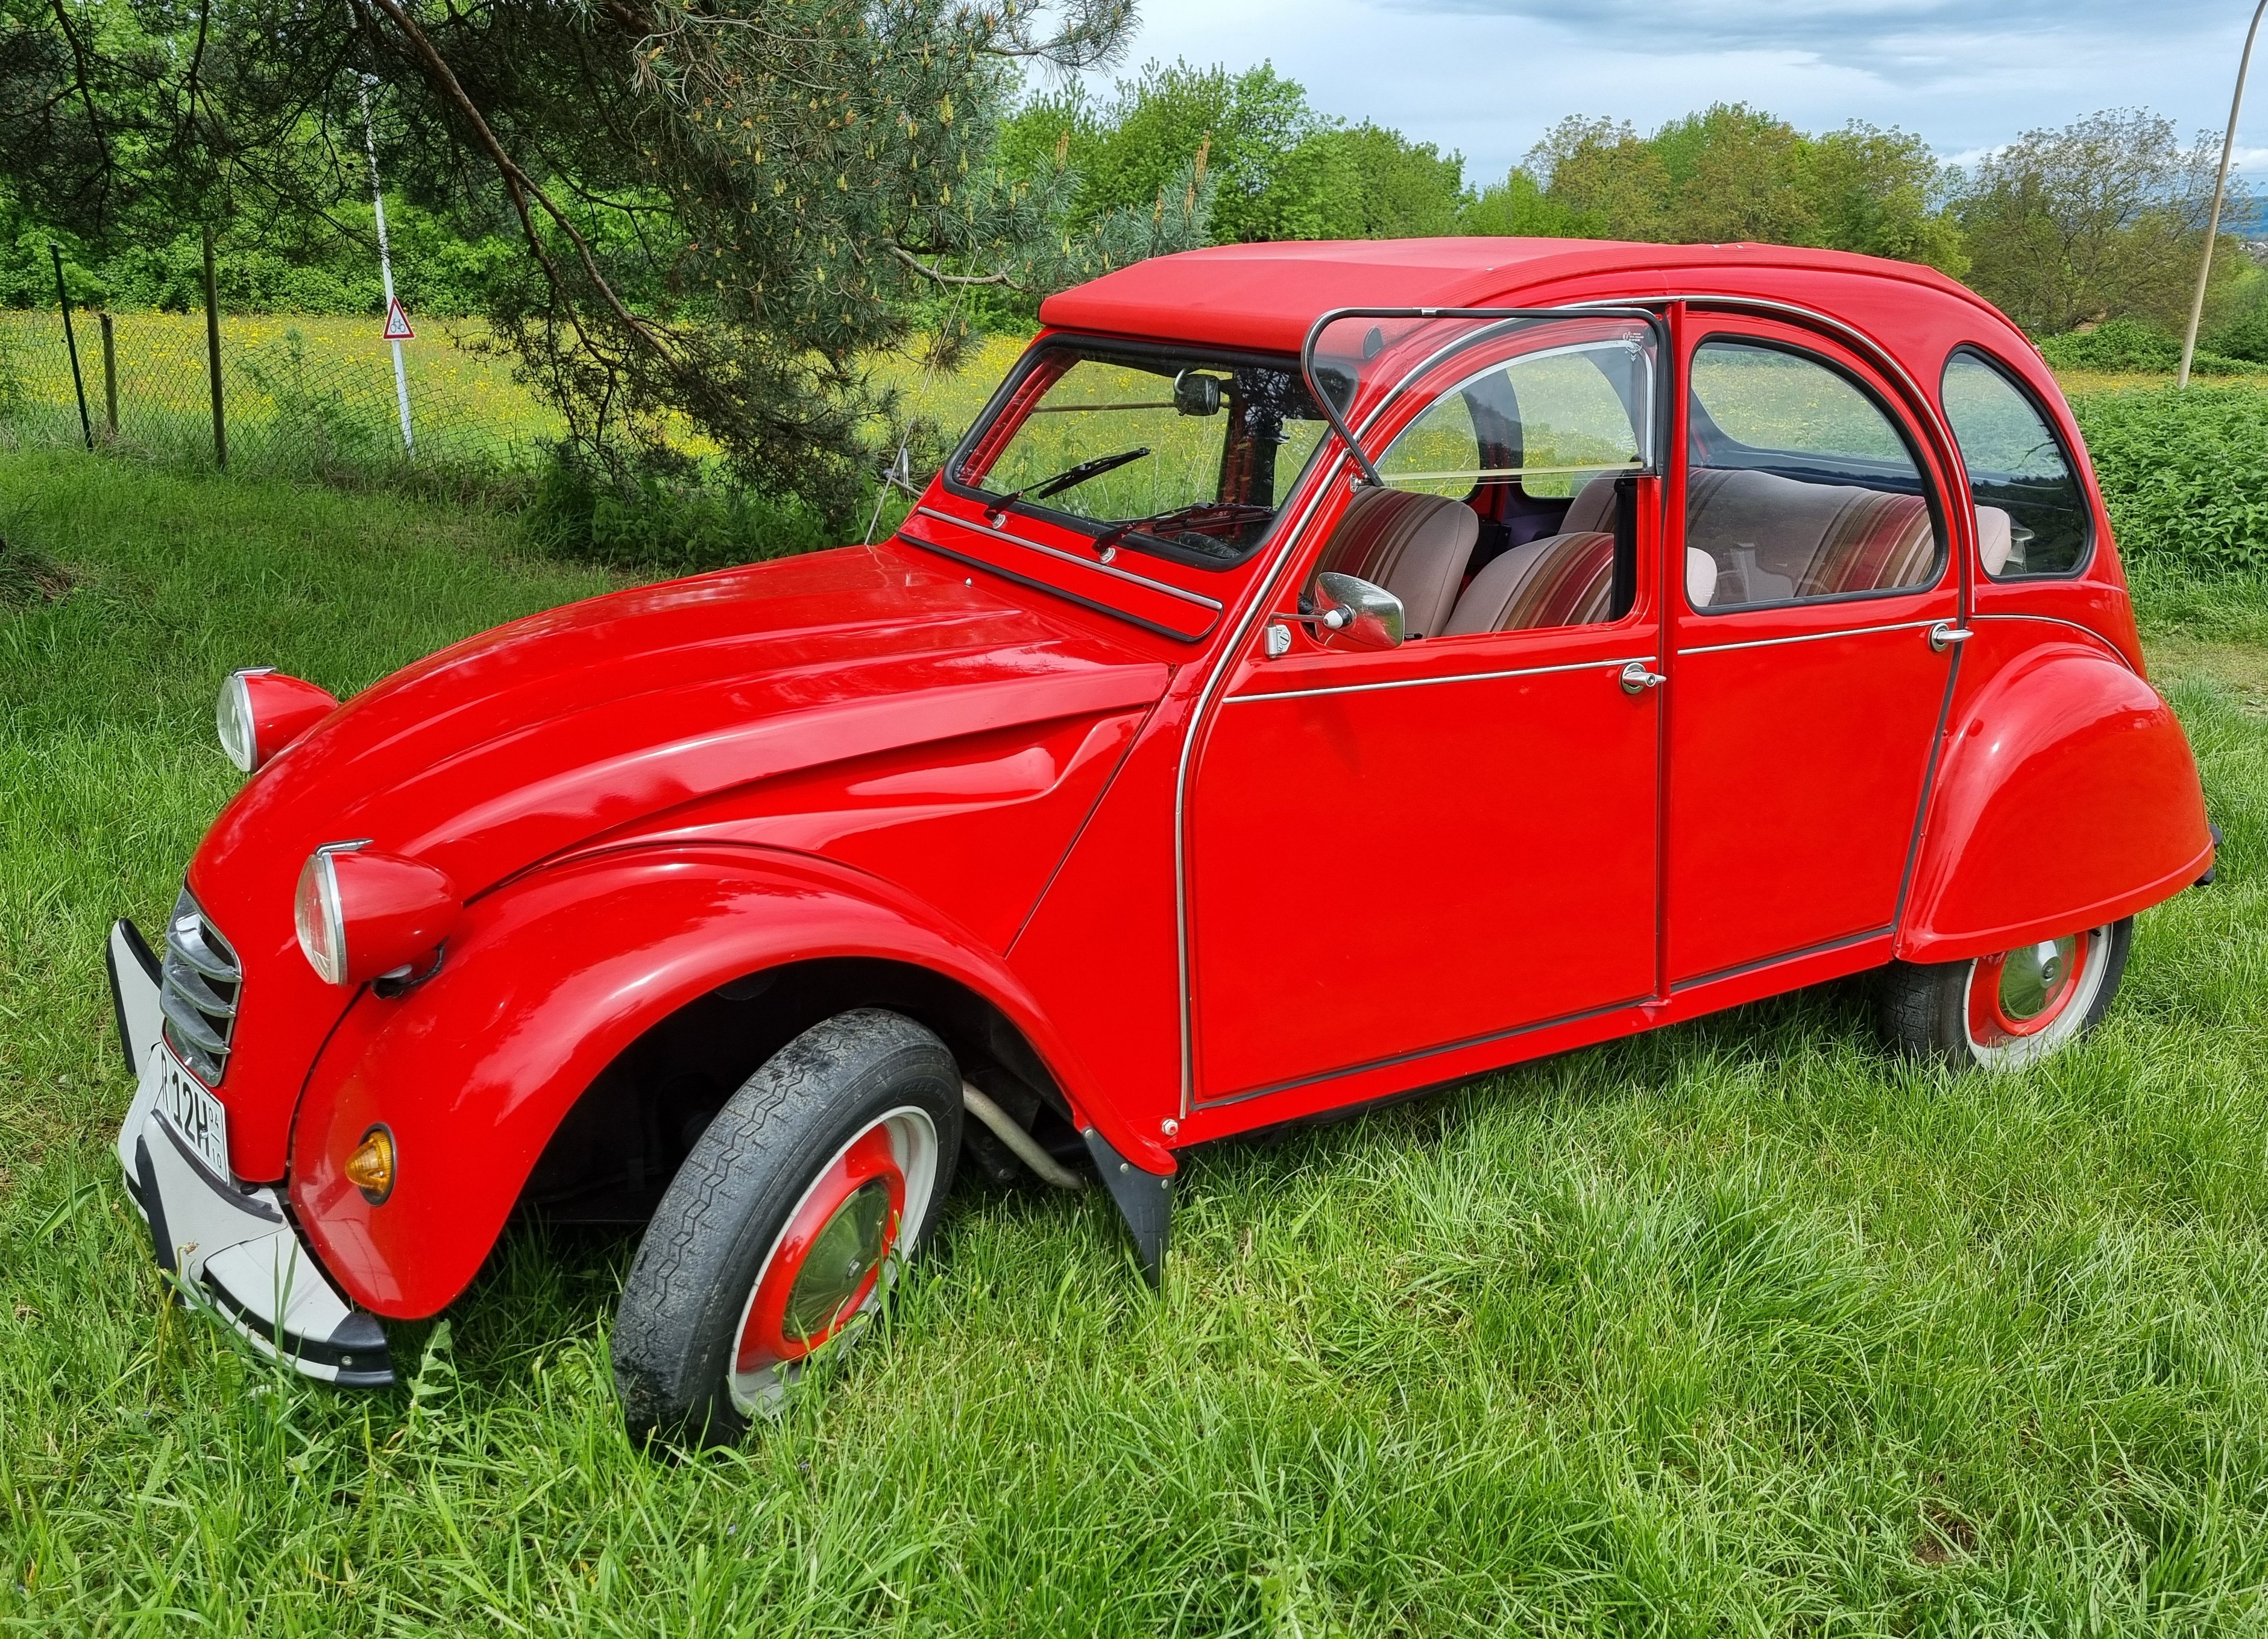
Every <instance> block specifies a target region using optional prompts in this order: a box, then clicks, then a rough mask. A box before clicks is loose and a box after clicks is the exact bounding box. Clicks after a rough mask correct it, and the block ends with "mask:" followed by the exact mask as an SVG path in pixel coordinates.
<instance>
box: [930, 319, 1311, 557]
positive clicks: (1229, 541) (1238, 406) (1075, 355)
mask: <svg viewBox="0 0 2268 1639" xmlns="http://www.w3.org/2000/svg"><path fill="white" fill-rule="evenodd" d="M1327 425H1328V424H1327V423H1326V422H1325V421H1324V419H1323V417H1322V412H1321V411H1320V410H1317V409H1316V408H1315V406H1314V401H1313V400H1311V399H1310V398H1309V397H1308V395H1307V388H1306V385H1305V384H1304V383H1303V382H1302V381H1301V380H1300V369H1299V365H1298V364H1297V363H1296V362H1295V361H1293V360H1291V359H1288V358H1286V359H1270V358H1255V357H1253V356H1250V355H1244V354H1233V353H1225V352H1220V351H1212V350H1204V349H1187V350H1177V349H1170V348H1164V349H1160V348H1152V347H1140V348H1132V347H1126V346H1123V345H1121V346H1113V345H1111V344H1110V343H1095V342H1071V341H1065V342H1060V343H1050V344H1049V345H1048V346H1046V347H1043V348H1042V349H1040V350H1039V351H1038V352H1037V353H1036V354H1035V355H1034V356H1033V357H1032V358H1030V359H1028V360H1027V363H1026V365H1025V367H1024V370H1023V373H1022V374H1021V375H1020V376H1019V377H1018V378H1016V379H1015V380H1014V381H1013V383H1012V384H1011V386H1010V388H1009V389H1008V391H1007V392H1006V394H1005V395H1004V396H1003V398H1002V400H1001V402H1000V405H999V409H998V411H997V413H995V414H994V415H993V417H991V418H990V420H989V421H988V422H986V423H985V424H983V425H981V426H979V427H978V428H977V430H976V432H974V433H972V434H971V435H970V437H969V439H968V442H967V443H966V444H964V445H963V446H962V448H961V454H960V455H959V457H958V458H957V459H956V461H954V466H953V468H952V469H951V476H952V477H953V479H954V481H955V482H956V483H958V484H963V485H966V486H968V488H971V489H975V490H978V491H982V492H983V493H984V494H985V495H987V496H989V497H990V498H992V499H993V500H994V501H995V502H996V503H1004V502H1005V503H1012V504H1013V506H1015V507H1016V508H1017V509H1018V510H1020V511H1030V512H1034V513H1039V514H1041V515H1043V516H1052V517H1056V518H1059V519H1060V520H1063V521H1065V522H1071V523H1079V524H1086V525H1090V526H1094V527H1095V528H1096V531H1097V533H1098V535H1101V534H1108V535H1111V536H1112V537H1113V539H1114V543H1123V544H1124V545H1125V546H1127V547H1129V548H1131V549H1136V550H1143V551H1148V552H1152V553H1157V554H1159V555H1160V556H1163V557H1175V558H1180V559H1182V560H1184V561H1187V562H1192V563H1197V564H1204V565H1213V566H1219V565H1226V564H1232V563H1235V562H1238V561H1240V560H1241V559H1242V558H1243V557H1244V556H1245V554H1246V553H1248V551H1250V550H1251V549H1252V548H1253V547H1254V546H1255V545H1256V544H1257V543H1259V540H1260V538H1261V536H1262V535H1265V534H1266V533H1267V531H1268V527H1269V525H1270V524H1271V523H1272V522H1273V521H1274V520H1275V517H1276V513H1277V511H1278V508H1279V507H1281V506H1283V504H1284V499H1285V496H1287V495H1289V494H1290V493H1291V491H1292V484H1293V483H1294V482H1295V481H1296V480H1297V479H1298V477H1299V476H1300V470H1301V469H1302V468H1304V467H1305V466H1306V465H1307V458H1308V456H1309V455H1311V454H1314V448H1315V446H1316V445H1317V444H1318V443H1320V442H1321V441H1322V435H1323V432H1325V430H1326V427H1327ZM1130 526H1131V527H1130Z"/></svg>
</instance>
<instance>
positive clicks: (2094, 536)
mask: <svg viewBox="0 0 2268 1639" xmlns="http://www.w3.org/2000/svg"><path fill="white" fill-rule="evenodd" d="M1963 353H1966V354H1968V355H1969V356H1970V358H1975V359H1976V360H1977V362H1978V363H1979V364H1981V365H1984V366H1985V368H1986V369H1988V370H1990V371H1992V373H1994V374H1995V375H1997V376H1999V378H2000V380H2003V381H2005V382H2007V384H2008V386H2009V387H2011V388H2014V390H2015V394H2016V396H2017V397H2018V398H2020V399H2021V400H2022V401H2023V403H2024V406H2025V408H2027V409H2028V410H2030V411H2031V412H2032V413H2033V414H2034V415H2035V416H2037V417H2039V420H2040V425H2042V426H2043V427H2045V428H2046V429H2047V431H2048V436H2049V437H2050V438H2052V439H2054V440H2055V446H2056V454H2058V455H2060V456H2062V457H2063V464H2064V470H2065V472H2066V474H2067V475H2068V476H2069V477H2070V479H2071V483H2072V487H2073V489H2075V490H2077V491H2079V504H2080V513H2081V514H2082V515H2083V516H2084V517H2085V518H2086V520H2087V534H2086V537H2085V540H2084V541H2083V543H2081V546H2080V554H2079V556H2078V557H2076V558H2075V559H2073V562H2072V565H2071V567H2070V568H2068V569H2058V570H2051V571H2047V572H2042V573H2038V574H2022V575H1996V574H1994V573H1993V572H1992V571H1991V570H1989V569H1987V568H1985V562H1984V559H1983V558H1982V557H1979V558H1978V559H1977V572H1978V573H1979V574H1981V575H1983V576H1984V577H1985V580H1986V582H1987V583H1988V584H1990V585H1992V586H1996V587H2021V586H2029V585H2033V584H2035V583H2036V582H2040V581H2051V580H2085V579H2086V578H2087V573H2088V570H2090V569H2092V568H2093V567H2094V566H2095V553H2096V551H2097V550H2100V546H2101V543H2102V530H2101V529H2099V528H2096V527H2095V497H2094V495H2093V494H2092V493H2091V492H2090V491H2089V489H2088V484H2087V483H2086V482H2085V477H2084V475H2085V473H2086V471H2087V469H2086V468H2085V467H2084V466H2082V465H2081V464H2080V461H2079V455H2078V452H2077V451H2076V450H2074V449H2073V447H2072V445H2071V440H2070V439H2067V438H2066V437H2065V436H2064V430H2063V425H2062V423H2061V422H2060V421H2058V419H2057V417H2055V415H2054V414H2053V413H2052V412H2051V410H2049V408H2048V404H2047V401H2046V400H2044V399H2043V398H2042V397H2041V396H2040V395H2038V394H2037V393H2036V392H2035V391H2033V390H2032V386H2031V383H2029V381H2027V380H2024V379H2023V377H2021V375H2019V374H2017V373H2016V372H2015V371H2014V370H2013V369H2012V368H2010V367H2009V365H2008V364H2007V361H2006V360H2004V359H2002V358H1999V356H1998V355H1997V354H1995V353H1993V352H1992V350H1991V349H1989V348H1987V347H1986V346H1985V344H1984V343H1982V342H1962V343H1958V344H1956V345H1955V347H1954V349H1953V350H1952V351H1950V352H1948V353H1947V354H1946V356H1945V364H1944V366H1943V367H1942V368H1940V370H1939V371H1938V373H1937V413H1938V414H1939V415H1940V417H1943V418H1944V420H1945V431H1946V435H1947V436H1948V438H1950V439H1952V440H1953V453H1954V454H1956V455H1958V456H1960V457H1961V482H1962V484H1963V485H1964V486H1966V488H1967V489H1968V491H1969V504H1970V506H1972V507H1973V506H1976V505H1977V481H1976V479H1975V478H1974V477H1972V476H1970V470H1969V452H1968V451H1967V450H1965V449H1963V448H1962V447H1961V429H1960V428H1959V427H1956V426H1955V425H1953V411H1952V410H1951V409H1950V408H1949V407H1948V405H1947V403H1946V402H1945V379H1946V377H1947V376H1948V374H1950V373H1952V370H1953V366H1954V364H1955V361H1956V360H1958V359H1959V358H1961V356H1962V354H1963Z"/></svg>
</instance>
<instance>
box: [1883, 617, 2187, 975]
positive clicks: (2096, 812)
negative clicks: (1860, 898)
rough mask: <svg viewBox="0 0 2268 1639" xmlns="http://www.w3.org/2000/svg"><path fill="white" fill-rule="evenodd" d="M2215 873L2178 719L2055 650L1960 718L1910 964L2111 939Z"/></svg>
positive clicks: (1927, 853) (1904, 923)
mask: <svg viewBox="0 0 2268 1639" xmlns="http://www.w3.org/2000/svg"><path fill="white" fill-rule="evenodd" d="M2212 860H2213V838H2212V833H2211V832H2210V831H2209V830H2208V829H2207V827H2206V824H2205V792H2204V789H2203V787H2202V786H2200V785H2199V783H2198V771H2197V761H2196V759H2195V758H2194V757H2191V754H2190V745H2189V740H2188V738H2187V737H2186V736H2185V735H2183V733H2182V726H2181V724H2180V723H2179V722H2178V721H2176V719H2175V717H2174V713H2173V711H2172V709H2171V708H2170V707H2169V706H2168V705H2166V703H2165V701H2164V700H2163V699H2162V698H2160V696H2159V694H2158V691H2157V690H2154V689H2153V688H2152V687H2151V686H2150V685H2149V683H2147V682H2146V681H2144V680H2143V679H2142V678H2140V677H2139V676H2136V675H2135V674H2134V673H2133V672H2132V671H2130V670H2129V669H2127V668H2125V667H2124V666H2122V665H2120V664H2119V663H2118V662H2117V661H2114V660H2112V659H2111V658H2110V657H2109V656H2108V655H2105V654H2103V653H2101V652H2100V651H2098V650H2095V649H2092V648H2088V647H2084V646H2080V645H2078V644H2075V643H2074V644H2061V643H2056V644H2050V645H2046V646H2042V647H2038V648H2035V649H2032V650H2029V651H2028V652H2027V653H2022V654H2021V655H2018V656H2017V657H2016V658H2014V660H2012V661H2009V663H2008V664H2007V665H2006V666H2005V667H2003V668H2001V669H2000V670H1999V672H1998V673H1996V674H1995V675H1994V676H1992V678H1991V679H1990V680H1989V681H1988V682H1986V683H1985V685H1984V686H1983V687H1982V688H1980V689H1979V690H1977V692H1976V694H1975V695H1974V696H1972V697H1971V698H1969V699H1968V700H1967V701H1966V702H1965V703H1964V704H1963V705H1961V706H1960V707H1958V708H1957V710H1956V713H1955V723H1954V727H1953V730H1952V733H1951V735H1950V737H1949V739H1948V742H1947V747H1946V751H1945V757H1944V761H1943V764H1942V765H1941V766H1940V771H1939V774H1938V779H1937V782H1936V791H1935V794H1934V795H1933V799H1932V801H1931V807H1930V815H1929V821H1928V824H1927V826H1926V829H1925V831H1924V833H1923V837H1922V847H1921V856H1920V858H1919V860H1918V861H1917V864H1916V868H1915V874H1914V880H1913V890H1912V892H1911V894H1910V895H1909V897H1908V899H1907V903H1906V908H1905V913H1904V917H1903V918H1902V919H1901V922H1900V927H1899V932H1898V939H1897V944H1896V951H1897V954H1898V955H1899V956H1902V957H1904V959H1906V960H1907V961H1910V962H1951V961H1962V960H1966V959H1967V958H1969V957H1971V956H1985V955H1988V954H1990V953H1992V952H1993V951H1997V950H2007V949H2011V948H2013V947H2014V946H2016V945H2020V944H2023V943H2026V942H2028V941H2032V940H2036V939H2048V938H2054V937H2058V936H2059V935H2061V934H2069V933H2073V932H2076V931H2077V930H2079V929H2080V928H2083V927H2101V926H2102V925H2103V924H2104V923H2106V922H2113V921H2116V920H2117V919H2119V918H2121V917H2125V916H2132V914H2133V913H2134V912H2137V911H2139V910H2141V909H2143V908H2144V907H2146V906H2148V905H2153V904H2157V903H2158V902H2159V901H2160V900H2161V899H2165V898H2169V897H2171V896H2173V895H2174V894H2176V893H2178V892H2180V891H2181V890H2183V888H2186V887H2188V886H2189V885H2190V884H2191V882H2195V881H2196V880H2197V879H2198V877H2199V876H2201V875H2204V874H2205V868H2206V867H2207V866H2208V865H2210V864H2211V863H2212Z"/></svg>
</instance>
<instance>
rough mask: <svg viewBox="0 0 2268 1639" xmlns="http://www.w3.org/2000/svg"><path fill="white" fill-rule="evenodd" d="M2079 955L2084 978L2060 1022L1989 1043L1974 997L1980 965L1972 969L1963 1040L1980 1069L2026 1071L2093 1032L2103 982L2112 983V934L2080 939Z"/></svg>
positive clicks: (2063, 1004) (1964, 989)
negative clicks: (1977, 1019)
mask: <svg viewBox="0 0 2268 1639" xmlns="http://www.w3.org/2000/svg"><path fill="white" fill-rule="evenodd" d="M2053 942H2054V941H2044V943H2047V944H2051V943H2053ZM2074 955H2075V956H2076V959H2077V961H2078V963H2079V974H2078V977H2077V978H2075V979H2073V982H2072V986H2071V989H2070V991H2069V992H2068V993H2066V995H2064V996H2063V997H2062V998H2061V1000H2060V1003H2059V1005H2058V1008H2057V1011H2056V1015H2055V1016H2054V1017H2053V1018H2051V1019H2050V1020H2049V1021H2048V1023H2046V1024H2045V1025H2044V1026H2043V1027H2042V1028H2041V1029H2040V1030H2037V1031H2036V1032H2034V1033H2033V1034H2030V1035H2027V1036H2012V1037H2003V1038H1999V1039H1996V1040H1989V1041H1988V1040H1985V1039H1981V1038H1980V1037H1978V1035H1977V1028H1976V1024H1975V1006H1974V998H1973V995H1972V993H1973V991H1974V988H1975V986H1977V982H1978V978H1979V974H1978V970H1979V966H1980V963H1977V962H1972V963H1970V964H1969V971H1968V973H1967V974H1966V976H1965V977H1964V978H1963V979H1962V986H1961V1034H1962V1040H1963V1041H1965V1042H1967V1043H1968V1044H1969V1051H1970V1055H1971V1056H1972V1057H1974V1058H1975V1059H1976V1060H1977V1063H1978V1064H1979V1065H1982V1066H1983V1067H1985V1068H1986V1069H1988V1070H2020V1069H2021V1068H2023V1067H2025V1066H2026V1065H2031V1064H2037V1063H2038V1062H2039V1061H2040V1060H2041V1059H2044V1058H2046V1057H2047V1056H2048V1055H2049V1054H2051V1053H2052V1052H2057V1051H2058V1049H2060V1048H2062V1047H2064V1046H2066V1045H2068V1044H2069V1043H2070V1042H2071V1041H2072V1040H2073V1038H2074V1037H2077V1036H2078V1035H2079V1033H2080V1031H2081V1030H2085V1029H2086V1028H2087V1017H2088V1014H2090V1013H2092V1012H2094V1010H2095V999H2096V998H2097V997H2099V996H2101V995H2102V984H2103V980H2104V978H2106V977H2108V971H2109V968H2110V928H2109V927H2095V928H2089V929H2088V931H2087V932H2085V933H2083V934H2079V935H2077V941H2076V945H2075V947H2074Z"/></svg>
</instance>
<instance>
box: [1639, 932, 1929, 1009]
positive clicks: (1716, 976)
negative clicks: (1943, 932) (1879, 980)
mask: <svg viewBox="0 0 2268 1639" xmlns="http://www.w3.org/2000/svg"><path fill="white" fill-rule="evenodd" d="M1897 931H1898V930H1897V925H1896V923H1892V924H1891V925H1890V926H1889V927H1870V928H1867V929H1866V930H1865V931H1864V932H1863V933H1857V934H1838V935H1837V937H1835V938H1833V939H1823V940H1821V941H1819V942H1818V943H1816V944H1812V945H1798V946H1797V947H1796V948H1795V949H1793V950H1782V951H1779V952H1778V953H1777V954H1776V955H1773V956H1758V957H1757V958H1756V960H1755V961H1753V962H1741V963H1734V965H1733V966H1731V967H1728V968H1719V969H1717V970H1716V971H1714V972H1711V973H1696V974H1695V975H1694V976H1693V977H1692V978H1681V979H1679V980H1678V981H1677V982H1676V983H1675V984H1674V985H1672V986H1670V987H1669V993H1670V994H1671V995H1673V996H1682V995H1683V994H1684V993H1686V992H1687V991H1689V990H1698V989H1699V988H1700V987H1701V986H1704V985H1714V984H1716V983H1717V982H1718V981H1719V980H1720V979H1727V978H1740V977H1741V976H1742V974H1744V973H1758V972H1762V971H1764V969H1766V968H1772V967H1778V966H1779V965H1780V964H1781V963H1784V962H1800V961H1802V960H1803V959H1804V958H1805V957H1806V956H1827V955H1830V953H1832V952H1834V951H1837V950H1847V949H1850V948H1851V947H1852V945H1863V944H1865V943H1866V942H1867V941H1868V940H1870V939H1887V938H1890V937H1892V936H1894V935H1895V934H1896V933H1897Z"/></svg>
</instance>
